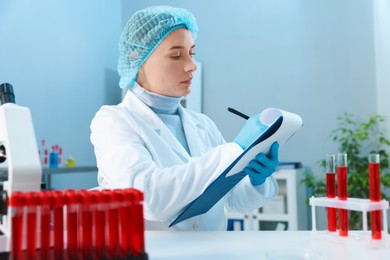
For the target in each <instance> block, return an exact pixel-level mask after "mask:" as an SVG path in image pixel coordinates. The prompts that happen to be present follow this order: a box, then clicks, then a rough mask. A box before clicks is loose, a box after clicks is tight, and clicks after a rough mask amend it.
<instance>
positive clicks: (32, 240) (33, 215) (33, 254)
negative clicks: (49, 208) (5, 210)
mask: <svg viewBox="0 0 390 260" xmlns="http://www.w3.org/2000/svg"><path fill="white" fill-rule="evenodd" d="M25 196H26V214H27V223H26V224H27V233H26V234H27V245H26V247H27V248H26V249H27V250H26V252H27V259H36V258H37V206H38V201H39V198H38V193H37V192H29V193H27V194H26V195H25Z"/></svg>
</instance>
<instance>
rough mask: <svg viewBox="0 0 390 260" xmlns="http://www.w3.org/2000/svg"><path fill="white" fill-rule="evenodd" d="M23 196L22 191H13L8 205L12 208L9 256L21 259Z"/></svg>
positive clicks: (17, 259)
mask: <svg viewBox="0 0 390 260" xmlns="http://www.w3.org/2000/svg"><path fill="white" fill-rule="evenodd" d="M24 200H25V198H24V196H23V194H22V193H20V192H14V193H13V194H12V197H11V200H10V206H11V207H12V208H13V209H12V210H13V212H12V213H11V214H12V216H11V221H12V228H11V229H12V230H11V231H12V241H11V249H12V251H11V258H10V259H16V260H19V259H22V243H23V204H24V203H25V201H24Z"/></svg>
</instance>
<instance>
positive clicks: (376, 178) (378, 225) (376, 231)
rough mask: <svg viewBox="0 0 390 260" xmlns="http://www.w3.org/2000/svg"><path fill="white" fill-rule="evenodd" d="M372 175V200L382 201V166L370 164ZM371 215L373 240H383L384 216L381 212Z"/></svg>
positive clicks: (373, 212) (374, 212) (370, 173)
mask: <svg viewBox="0 0 390 260" xmlns="http://www.w3.org/2000/svg"><path fill="white" fill-rule="evenodd" d="M368 169H369V175H370V200H371V201H376V202H378V201H380V200H381V186H380V185H381V182H380V165H379V163H369V164H368ZM370 215H371V231H372V238H373V239H382V215H381V211H380V210H376V211H372V212H371V213H370Z"/></svg>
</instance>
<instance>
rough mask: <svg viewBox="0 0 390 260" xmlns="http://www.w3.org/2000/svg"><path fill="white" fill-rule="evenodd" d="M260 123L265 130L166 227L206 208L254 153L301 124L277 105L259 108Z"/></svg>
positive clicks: (234, 181)
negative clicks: (260, 110)
mask: <svg viewBox="0 0 390 260" xmlns="http://www.w3.org/2000/svg"><path fill="white" fill-rule="evenodd" d="M260 123H261V124H263V125H264V128H265V130H264V131H263V132H261V133H259V136H258V138H257V139H256V140H255V141H254V142H253V143H252V144H251V145H249V146H248V148H247V149H245V150H244V151H243V152H242V153H241V154H240V155H239V156H238V157H237V158H236V159H235V160H234V161H233V162H232V163H231V164H230V165H229V166H228V167H227V168H226V169H225V170H224V171H223V172H222V173H221V174H220V175H219V176H218V177H217V179H215V180H214V181H213V182H212V183H211V184H210V185H209V186H208V187H207V189H206V190H205V191H204V192H203V193H202V194H201V195H200V196H199V197H197V198H196V199H195V200H193V201H192V202H190V203H189V204H188V205H187V206H186V207H185V209H184V210H183V211H182V212H181V213H180V214H179V215H178V216H177V218H176V219H175V220H174V221H173V222H172V223H171V224H170V225H169V227H171V226H174V225H176V224H178V223H180V222H182V221H184V220H186V219H189V218H191V217H195V216H198V215H201V214H204V213H206V212H207V211H209V209H210V208H212V207H213V206H214V205H215V204H216V203H217V202H218V201H219V200H220V199H221V198H222V197H223V196H225V195H226V194H227V193H228V192H229V191H230V190H231V189H232V188H233V187H234V186H236V185H237V183H239V182H240V181H241V180H242V179H243V178H244V177H245V176H246V173H244V172H243V169H244V168H245V167H246V166H247V165H248V163H249V162H250V161H251V160H252V159H253V158H255V156H256V155H257V154H258V153H265V154H268V153H269V150H270V148H271V145H272V144H273V143H274V142H275V141H277V142H279V144H280V145H282V144H283V143H285V142H286V141H287V140H288V139H290V138H291V137H292V136H293V135H294V134H295V133H296V132H297V131H298V130H299V129H300V128H301V127H302V126H303V121H302V118H301V117H300V116H299V115H297V114H294V113H291V112H287V111H284V110H281V109H277V108H267V109H265V110H263V111H262V112H261V113H260Z"/></svg>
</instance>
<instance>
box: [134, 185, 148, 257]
mask: <svg viewBox="0 0 390 260" xmlns="http://www.w3.org/2000/svg"><path fill="white" fill-rule="evenodd" d="M136 193H137V201H136V203H135V204H134V212H135V223H136V226H135V230H134V231H135V239H134V240H133V243H134V244H133V245H134V247H133V253H134V255H140V254H143V253H145V237H144V215H143V206H142V202H143V200H144V195H143V193H142V192H140V191H138V190H136Z"/></svg>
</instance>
